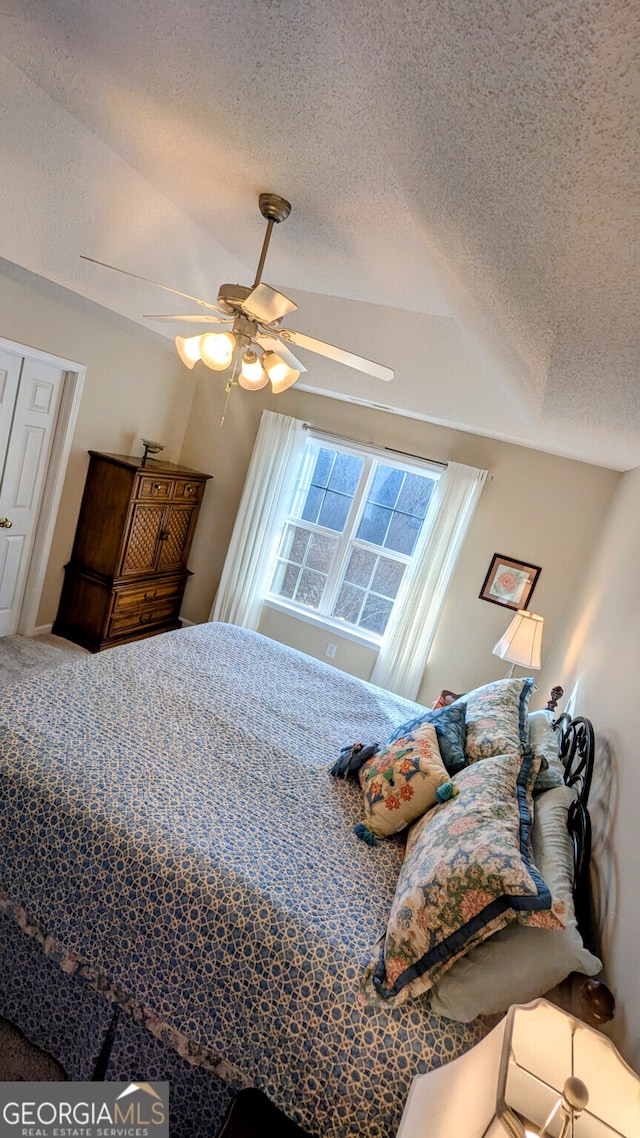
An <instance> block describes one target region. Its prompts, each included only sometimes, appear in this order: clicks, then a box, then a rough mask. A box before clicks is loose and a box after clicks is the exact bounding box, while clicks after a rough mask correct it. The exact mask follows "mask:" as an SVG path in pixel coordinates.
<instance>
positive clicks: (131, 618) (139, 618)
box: [107, 600, 180, 639]
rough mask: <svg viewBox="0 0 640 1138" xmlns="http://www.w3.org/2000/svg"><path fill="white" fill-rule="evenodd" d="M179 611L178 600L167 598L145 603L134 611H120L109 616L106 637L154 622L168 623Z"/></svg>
mask: <svg viewBox="0 0 640 1138" xmlns="http://www.w3.org/2000/svg"><path fill="white" fill-rule="evenodd" d="M179 611H180V602H179V600H175V601H173V602H172V601H171V600H168V601H159V602H158V601H156V603H155V604H150V605H145V606H144V607H143V608H142V609H141V610H140V609H136V610H135V611H134V612H122V613H120V614H119V615H118V616H112V617H111V620H110V621H109V628H108V630H107V638H108V639H111V638H112V637H114V636H124V635H125V634H126V633H129V632H137V631H139V630H140V629H144V628H148V627H151V626H153V625H155V624H169V623H170V622H171V621H172V620H174V619H177V616H178V612H179Z"/></svg>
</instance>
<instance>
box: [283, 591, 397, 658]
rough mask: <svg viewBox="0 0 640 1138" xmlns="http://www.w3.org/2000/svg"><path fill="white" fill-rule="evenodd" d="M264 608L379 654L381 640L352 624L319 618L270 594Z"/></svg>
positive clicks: (314, 613) (332, 618)
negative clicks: (351, 641) (301, 621)
mask: <svg viewBox="0 0 640 1138" xmlns="http://www.w3.org/2000/svg"><path fill="white" fill-rule="evenodd" d="M264 607H265V608H269V609H275V610H276V611H277V612H281V613H284V614H285V616H291V617H293V618H294V619H295V620H303V621H304V622H305V623H306V624H312V625H313V626H314V627H315V628H320V629H323V630H324V631H325V632H331V633H332V634H333V635H335V636H341V637H342V638H343V639H344V640H353V641H354V642H355V643H356V644H360V645H362V647H363V648H370V649H371V650H372V651H373V652H379V651H380V646H381V643H382V638H381V637H380V636H376V635H375V634H374V633H371V634H370V635H366V633H365V631H364V630H363V631H360V629H358V628H357V627H356V626H355V625H354V624H347V622H346V621H344V622H343V621H340V620H337V619H336V618H335V617H330V616H321V615H319V614H318V613H316V612H314V611H313V609H305V608H302V607H301V606H298V605H296V604H295V602H293V601H289V600H284V599H283V598H282V597H277V596H275V595H274V594H273V593H270V594H269V596H268V597H265V600H264Z"/></svg>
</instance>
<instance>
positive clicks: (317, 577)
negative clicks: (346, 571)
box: [296, 569, 327, 609]
mask: <svg viewBox="0 0 640 1138" xmlns="http://www.w3.org/2000/svg"><path fill="white" fill-rule="evenodd" d="M326 579H327V578H326V577H325V576H324V574H323V573H315V572H314V571H313V569H303V570H302V573H301V574H300V584H299V585H298V592H297V593H296V600H297V601H299V602H300V604H302V605H308V606H309V608H312V609H317V607H318V605H319V604H320V598H321V597H322V590H323V589H324V583H325V581H326Z"/></svg>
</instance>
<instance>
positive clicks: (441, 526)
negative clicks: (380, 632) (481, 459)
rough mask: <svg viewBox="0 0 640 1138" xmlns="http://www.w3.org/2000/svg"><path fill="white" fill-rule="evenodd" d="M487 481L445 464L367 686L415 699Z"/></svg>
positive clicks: (473, 472)
mask: <svg viewBox="0 0 640 1138" xmlns="http://www.w3.org/2000/svg"><path fill="white" fill-rule="evenodd" d="M486 477H487V472H486V470H477V469H476V468H475V467H473V466H461V465H460V463H457V462H450V463H449V464H448V466H447V469H446V471H445V473H444V474H443V475H442V477H441V479H440V481H439V483H438V488H437V490H436V492H435V495H434V500H433V502H432V509H431V511H430V513H431V518H432V522H431V525H430V526H429V527H428V529H427V531H426V533H425V535H424V538H423V541H424V544H423V547H422V550H421V551H420V552H419V554H418V556H417V557H416V559H415V561H414V564H413V566H412V569H411V573H410V575H408V576H407V579H406V580H404V581H403V582H402V586H401V590H400V593H399V595H398V598H397V601H396V604H395V605H394V607H393V612H392V614H391V618H390V620H389V624H388V625H387V631H386V633H385V636H384V640H383V642H382V646H381V648H380V652H379V653H378V659H377V661H376V665H375V667H374V669H373V674H372V676H371V683H373V684H378V685H379V686H380V687H383V688H387V690H388V691H392V692H395V693H396V694H397V695H403V696H405V697H406V699H416V698H417V696H418V691H419V689H420V684H421V681H422V676H423V673H424V669H425V665H426V662H427V657H428V655H429V651H430V649H431V645H432V643H433V638H434V636H435V632H436V628H437V627H438V621H439V619H440V613H441V612H442V606H443V604H444V598H445V596H446V592H447V588H448V586H449V581H450V580H451V575H452V573H453V570H454V568H455V564H456V561H457V560H458V555H459V553H460V550H461V548H462V544H463V542H464V539H465V535H466V533H467V530H468V528H469V523H470V521H471V519H472V517H473V514H474V511H475V508H476V505H477V504H478V499H479V497H480V494H481V492H482V487H483V486H484V483H485V480H486ZM428 520H429V519H428V518H427V522H428Z"/></svg>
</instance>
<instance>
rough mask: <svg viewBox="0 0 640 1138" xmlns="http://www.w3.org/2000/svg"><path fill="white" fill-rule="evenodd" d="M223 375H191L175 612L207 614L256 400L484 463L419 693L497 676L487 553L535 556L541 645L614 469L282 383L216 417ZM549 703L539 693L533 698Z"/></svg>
mask: <svg viewBox="0 0 640 1138" xmlns="http://www.w3.org/2000/svg"><path fill="white" fill-rule="evenodd" d="M223 397H224V392H223V385H222V383H221V382H220V380H217V379H216V377H215V376H213V375H211V376H209V375H201V376H200V377H199V379H198V383H197V387H196V392H195V396H194V403H193V413H192V416H191V419H190V422H189V425H188V428H187V432H186V435H185V441H184V446H183V449H182V461H183V462H185V463H188V464H191V465H193V466H195V467H198V468H200V469H203V470H206V471H208V472H209V473H211V474H213V476H214V481H213V482H212V483H210V484H209V486H208V488H207V492H206V495H205V502H204V505H203V512H202V520H201V522H200V525H199V529H198V532H197V534H196V539H195V544H194V549H193V554H192V559H191V568H192V569H193V570H194V571H195V576H194V578H193V580H192V581H191V582H190V583H189V585H188V587H187V595H186V601H185V607H184V609H183V614H184V615H185V616H186V617H188V618H189V619H190V620H193V621H201V620H205V619H206V618H207V615H208V612H209V610H210V607H211V604H212V601H213V597H214V594H215V590H216V587H217V583H218V580H219V577H220V572H221V570H222V565H223V563H224V556H225V552H226V548H227V544H228V541H229V537H230V534H231V530H232V527H233V521H234V518H235V513H236V509H237V506H238V502H239V499H240V494H241V492H242V485H243V481H244V477H245V474H246V470H247V465H248V462H249V458H250V454H251V448H252V446H253V442H254V439H255V436H256V432H257V429H258V423H259V419H260V414H261V412H262V409H263V407H265V406H268V407H270V408H272V409H273V410H278V411H281V412H283V413H284V414H289V415H293V416H295V417H297V418H300V419H305V420H306V421H307V422H309V423H311V424H312V425H313V426H315V427H318V428H321V429H324V430H330V431H337V432H339V433H341V434H345V435H348V436H349V437H351V438H355V439H361V440H363V441H372V442H375V443H377V444H382V445H387V446H390V447H394V448H397V449H400V450H405V451H407V452H410V453H413V454H418V455H421V456H423V457H426V458H432V459H437V460H440V461H447V460H449V459H451V460H453V461H456V462H464V463H468V464H470V465H473V466H479V467H482V468H484V469H487V470H490V471H491V472H492V473H493V476H494V477H493V479H492V481H491V482H489V483H488V484H487V485H486V487H485V489H484V491H483V494H482V497H481V499H480V504H479V506H478V509H477V512H476V515H475V518H474V520H473V523H472V526H471V529H470V532H469V535H468V538H467V542H466V545H465V548H464V550H463V553H462V556H461V558H460V561H459V563H458V566H457V568H456V571H455V575H454V579H453V582H452V587H451V590H450V593H449V596H448V598H447V602H446V605H445V609H444V612H443V615H442V620H441V623H440V627H439V629H438V633H437V636H436V639H435V641H434V644H433V648H432V651H431V655H430V658H429V664H428V667H427V671H426V674H425V679H424V682H423V685H422V689H421V692H420V696H419V699H420V700H421V702H427V703H430V702H432V701H433V699H434V698H435V696H436V695H437V693H438V692H439V691H440V689H441V688H443V687H447V688H451V689H453V690H454V691H464V690H467V689H469V688H470V687H473V686H475V685H477V684H480V683H485V682H487V681H488V680H491V679H494V678H496V677H497V676H501V675H504V674H505V671H506V668H505V665H504V664H503V663H502V661H500V660H498V659H497V658H496V657H495V656H492V654H491V649H492V647H493V645H494V643H495V642H496V640H497V639H498V638H499V636H501V634H502V633H503V632H504V630H505V628H506V627H507V625H508V623H509V620H510V617H511V615H512V614H511V611H510V610H508V609H504V608H502V607H501V606H499V605H494V604H489V603H487V602H486V601H481V600H479V598H478V593H479V591H480V587H481V585H482V582H483V580H484V576H485V573H486V571H487V568H488V566H489V562H490V560H491V556H492V554H493V553H495V552H498V553H503V554H506V555H507V556H511V557H516V558H520V559H522V560H523V561H528V562H530V563H531V564H534V565H540V566H542V573H541V574H540V578H539V581H538V584H537V586H536V591H535V593H534V596H533V601H532V607H533V609H534V611H536V612H540V613H542V614H543V615H544V617H545V643H544V653H545V655H546V654H548V653H549V651H550V649H551V647H552V644H553V640H554V637H555V636H556V634H557V631H558V629H559V627H560V625H561V623H562V621H563V619H564V615H565V612H566V609H567V607H568V605H569V604H570V602H571V599H572V597H573V594H574V592H575V589H576V586H577V583H578V582H579V580H580V579H581V576H582V573H583V570H584V566H585V562H586V561H588V559H589V557H590V555H591V551H592V548H593V545H594V542H595V540H596V538H597V535H598V532H599V529H600V526H601V525H602V520H603V517H604V515H605V513H606V510H607V507H608V505H609V503H610V501H611V499H612V496H613V494H614V491H615V488H616V486H617V484H618V481H619V479H620V475H619V474H617V473H616V472H614V471H610V470H604V469H602V468H601V467H596V466H589V465H587V464H585V463H578V462H574V461H572V460H570V459H563V458H555V457H553V456H551V455H548V454H542V453H540V452H539V451H534V450H528V449H526V448H524V447H518V446H512V445H511V444H508V443H502V442H499V441H497V440H494V439H487V438H480V437H479V436H478V435H472V434H466V433H464V432H462V431H453V430H450V429H448V428H446V427H438V426H435V425H433V424H430V423H424V422H421V421H419V420H415V419H405V418H402V417H400V416H397V415H390V414H388V413H385V412H381V411H376V410H374V409H372V408H367V407H362V406H356V405H352V404H348V403H343V402H337V401H336V400H332V399H326V398H324V397H322V396H319V395H313V394H311V393H309V392H304V391H300V390H297V389H295V388H294V389H291V390H290V391H287V392H285V393H284V394H283V395H280V396H277V397H274V396H271V395H266V396H265V395H263V393H262V392H260V393H257V394H256V393H252V394H245V393H243V392H238V391H234V393H233V395H232V397H231V401H230V404H229V408H228V411H227V415H226V418H225V422H224V425H223V426H222V427H221V426H220V417H221V412H222V405H223ZM261 630H263V631H265V632H266V633H267V634H268V635H272V636H274V637H276V638H278V639H283V640H285V642H286V643H289V644H291V645H292V646H293V647H295V648H300V649H302V650H303V651H306V652H309V653H310V654H311V655H315V656H318V657H324V652H325V649H326V645H327V643H328V641H329V640H331V641H333V642H334V643H337V644H338V649H337V652H336V656H335V659H334V663H335V664H336V666H337V667H341V668H344V669H345V670H348V671H353V672H354V673H355V674H356V675H360V676H361V677H362V678H364V679H368V678H369V675H370V672H371V668H372V666H373V653H371V652H370V651H369V650H367V649H366V648H362V647H361V646H360V645H357V644H354V643H353V642H352V641H349V640H346V639H344V638H342V637H338V636H336V635H335V634H334V633H333V632H332V633H331V634H330V635H329V634H327V633H326V632H323V631H320V630H318V629H316V628H314V627H313V626H312V625H310V624H308V623H306V622H304V623H303V622H300V621H297V620H295V619H292V618H290V617H288V616H284V615H282V614H281V613H275V612H273V611H272V610H271V611H268V612H265V614H264V616H263V622H262V625H261ZM542 694H543V692H542V689H541V691H540V694H539V696H538V699H539V701H540V702H546V698H547V696H546V692H545V693H544V700H543V699H542Z"/></svg>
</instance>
